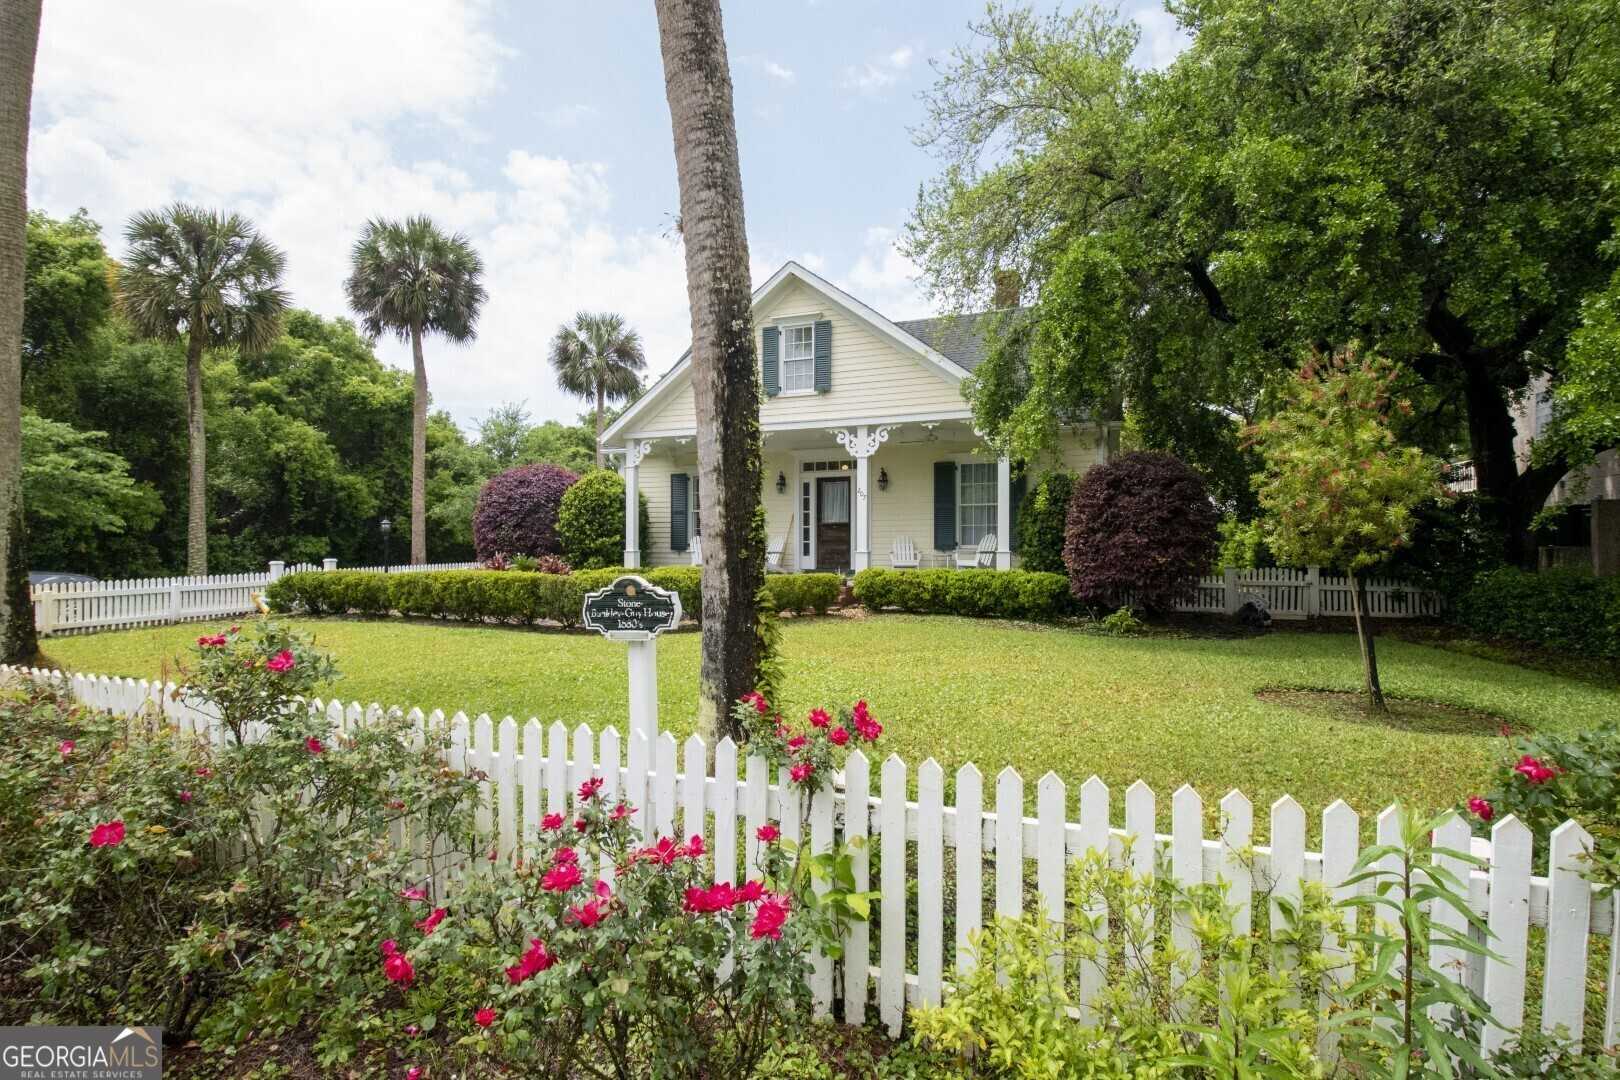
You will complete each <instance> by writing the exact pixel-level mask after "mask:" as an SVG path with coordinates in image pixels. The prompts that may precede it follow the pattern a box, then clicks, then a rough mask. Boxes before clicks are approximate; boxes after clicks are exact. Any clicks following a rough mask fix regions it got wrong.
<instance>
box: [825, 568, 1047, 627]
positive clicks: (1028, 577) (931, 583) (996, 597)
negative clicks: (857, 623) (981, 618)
mask: <svg viewBox="0 0 1620 1080" xmlns="http://www.w3.org/2000/svg"><path fill="white" fill-rule="evenodd" d="M855 598H856V599H857V600H859V601H860V602H861V603H862V604H864V605H865V606H866V607H868V608H870V609H872V610H873V611H877V610H880V609H882V608H899V609H900V610H901V611H909V612H917V613H921V614H938V615H991V616H998V617H1001V618H1009V619H1051V618H1056V617H1057V616H1059V615H1063V614H1065V613H1066V612H1068V611H1069V610H1070V604H1071V600H1070V596H1069V579H1068V578H1066V577H1065V576H1064V575H1062V574H1050V573H1044V572H1042V571H1038V570H889V569H884V568H879V567H874V568H872V569H870V570H862V571H861V572H860V573H858V574H856V575H855Z"/></svg>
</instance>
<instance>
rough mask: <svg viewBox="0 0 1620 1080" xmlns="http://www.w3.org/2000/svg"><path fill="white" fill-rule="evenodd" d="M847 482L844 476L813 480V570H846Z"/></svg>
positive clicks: (847, 532)
mask: <svg viewBox="0 0 1620 1080" xmlns="http://www.w3.org/2000/svg"><path fill="white" fill-rule="evenodd" d="M849 495H850V483H849V477H847V476H824V477H821V478H820V479H818V480H817V481H816V569H818V570H848V569H849V522H850V505H849V501H850V500H849Z"/></svg>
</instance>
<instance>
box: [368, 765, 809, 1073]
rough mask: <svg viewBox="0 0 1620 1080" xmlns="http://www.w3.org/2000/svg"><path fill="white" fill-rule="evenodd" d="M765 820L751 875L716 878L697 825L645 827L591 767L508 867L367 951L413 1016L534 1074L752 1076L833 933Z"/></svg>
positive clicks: (473, 881) (797, 860) (800, 867)
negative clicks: (675, 835)
mask: <svg viewBox="0 0 1620 1080" xmlns="http://www.w3.org/2000/svg"><path fill="white" fill-rule="evenodd" d="M772 828H773V829H774V827H772ZM761 835H762V837H763V838H765V839H763V840H762V842H761V844H760V856H759V860H758V864H757V865H756V866H755V867H754V868H752V872H751V873H750V874H749V876H748V877H746V878H745V879H744V880H743V881H742V882H740V883H731V882H716V881H715V877H716V872H715V867H714V865H713V862H712V859H711V857H710V854H709V852H708V850H707V848H706V845H705V844H704V842H703V840H702V838H701V837H698V836H694V837H692V838H690V839H689V840H686V841H684V842H681V841H676V840H674V839H671V838H669V837H664V838H662V839H659V840H657V841H655V842H651V843H647V842H643V840H642V834H641V829H640V826H639V825H638V824H637V823H636V811H635V810H634V809H633V808H631V807H629V806H628V805H627V804H625V803H623V802H613V803H609V802H608V801H607V800H606V799H604V798H603V796H602V794H601V781H600V780H599V779H598V780H595V781H592V782H588V783H587V784H586V785H584V786H583V787H582V788H581V789H580V790H579V792H578V793H577V794H576V799H575V805H574V808H573V810H572V812H571V813H570V814H568V815H566V816H565V815H562V814H552V815H547V817H546V818H545V819H544V820H543V822H542V827H541V829H540V830H539V833H538V835H537V836H536V837H534V838H533V842H532V843H531V844H529V845H526V848H525V851H524V855H523V858H522V859H521V860H518V861H517V863H516V864H515V865H514V866H510V867H508V866H506V865H504V864H496V865H493V866H491V867H489V868H488V870H487V872H480V873H476V874H471V875H469V877H468V880H467V883H466V886H465V888H464V890H463V891H462V892H461V893H460V894H459V895H458V896H457V897H456V898H455V899H454V900H452V901H451V902H450V904H449V908H448V913H447V915H446V916H444V917H442V919H441V920H439V921H438V922H435V923H434V924H433V926H432V927H430V928H429V929H428V930H426V931H423V930H422V928H421V924H418V926H417V927H415V928H413V933H411V934H410V935H408V936H406V937H398V938H395V939H392V940H387V941H383V942H380V943H378V944H376V945H375V946H374V952H373V956H374V957H375V958H376V962H377V963H378V964H379V965H382V966H383V967H384V968H386V967H387V966H388V965H390V964H391V965H393V967H394V969H395V972H394V974H392V975H390V976H388V977H389V978H391V979H392V981H393V982H394V983H395V984H396V987H397V990H398V992H399V993H400V995H401V996H402V1000H403V1002H404V1008H405V1010H406V1012H407V1014H414V1013H419V1014H420V1015H421V1017H422V1020H421V1021H419V1022H427V1021H428V1020H429V1019H430V1018H431V1020H432V1021H433V1022H438V1023H448V1024H450V1025H451V1026H452V1030H453V1031H454V1032H455V1033H457V1035H458V1037H459V1038H460V1039H462V1040H464V1041H465V1042H466V1043H467V1044H468V1045H471V1046H474V1047H477V1048H479V1049H480V1050H482V1051H483V1052H486V1053H490V1054H495V1055H499V1056H500V1057H501V1059H503V1060H508V1061H512V1062H521V1063H524V1065H525V1066H527V1067H529V1068H531V1069H532V1070H534V1071H536V1072H540V1071H544V1072H546V1073H549V1074H554V1075H587V1076H612V1077H634V1076H646V1075H651V1074H656V1075H671V1076H691V1077H698V1076H739V1077H740V1076H747V1075H750V1074H751V1072H752V1070H753V1068H754V1066H755V1065H756V1064H757V1063H758V1061H759V1060H760V1058H761V1056H762V1055H763V1054H764V1053H765V1052H766V1050H767V1049H768V1048H769V1047H770V1046H772V1045H773V1044H774V1043H775V1042H776V1040H777V1037H778V1035H779V1034H780V1032H781V1031H782V1030H783V1029H784V1025H786V1024H787V1022H788V1021H789V1019H790V1018H791V1017H793V1016H794V1015H795V1014H799V1013H802V1011H803V1010H805V1009H807V1008H808V1004H809V1001H808V989H807V983H806V975H807V974H808V972H809V962H810V956H811V952H812V949H813V948H814V947H816V946H818V945H820V944H822V943H824V942H826V941H828V940H838V939H839V937H840V936H841V925H840V924H839V922H838V915H837V914H836V913H835V912H834V911H832V910H831V909H830V908H829V907H827V906H826V905H824V904H820V903H818V901H817V897H816V895H815V892H814V890H813V889H812V888H811V880H812V876H811V874H810V872H809V870H808V864H807V861H806V860H805V859H804V858H802V857H800V853H799V852H798V850H797V849H796V848H792V847H791V846H789V845H786V844H784V843H783V842H782V841H781V840H780V833H779V832H773V831H767V830H761ZM450 1002H456V1003H458V1004H457V1007H456V1008H455V1009H454V1010H453V1011H451V1013H450V1015H448V1016H447V1015H446V1009H445V1006H446V1004H447V1003H450Z"/></svg>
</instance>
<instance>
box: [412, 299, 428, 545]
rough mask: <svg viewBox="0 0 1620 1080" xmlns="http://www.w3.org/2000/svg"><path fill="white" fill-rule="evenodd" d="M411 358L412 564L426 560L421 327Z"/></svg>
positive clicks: (424, 368)
mask: <svg viewBox="0 0 1620 1080" xmlns="http://www.w3.org/2000/svg"><path fill="white" fill-rule="evenodd" d="M411 360H412V361H413V363H414V366H415V373H416V381H415V384H414V387H413V394H412V398H411V565H412V566H420V565H421V564H422V563H425V562H427V407H428V387H427V362H426V361H425V360H423V359H422V328H421V327H420V326H412V327H411Z"/></svg>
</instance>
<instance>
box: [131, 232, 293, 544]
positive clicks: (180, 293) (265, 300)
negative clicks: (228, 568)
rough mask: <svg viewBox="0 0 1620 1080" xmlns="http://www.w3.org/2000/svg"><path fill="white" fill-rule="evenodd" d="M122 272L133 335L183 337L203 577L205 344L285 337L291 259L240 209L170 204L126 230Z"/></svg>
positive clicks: (191, 536) (262, 342) (195, 533)
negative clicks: (284, 282) (284, 283)
mask: <svg viewBox="0 0 1620 1080" xmlns="http://www.w3.org/2000/svg"><path fill="white" fill-rule="evenodd" d="M124 239H125V241H126V242H128V244H129V251H128V253H127V254H126V255H125V257H124V263H123V267H122V269H121V270H120V271H119V281H118V286H119V290H120V293H121V294H122V300H123V305H124V311H125V313H126V314H128V316H129V319H130V322H131V323H132V324H133V325H134V327H135V329H136V331H137V332H138V333H141V334H144V335H146V336H148V337H154V338H159V339H161V340H164V341H178V340H179V339H180V338H181V337H182V336H184V337H185V339H186V431H187V435H188V437H189V439H190V443H191V476H190V480H189V488H190V490H189V495H188V499H187V502H188V510H187V518H186V573H188V574H206V573H208V440H207V436H206V433H205V432H204V430H203V370H202V358H203V350H205V349H209V348H214V347H227V346H235V347H237V348H240V349H243V350H244V351H247V352H260V351H262V350H264V349H266V348H268V347H269V346H270V345H271V344H272V343H274V342H275V340H276V339H277V338H278V337H279V336H280V335H281V313H282V312H283V311H284V310H286V307H287V293H286V290H284V289H282V287H281V274H282V272H283V271H284V270H285V269H286V267H287V257H286V256H285V255H283V254H282V253H281V249H280V248H278V247H276V246H275V245H274V244H272V243H270V241H268V240H266V239H265V238H264V237H262V236H260V235H259V232H258V230H257V229H255V228H254V227H253V223H252V222H250V221H248V220H247V219H246V218H244V217H242V216H241V215H239V214H223V213H221V212H219V211H217V210H207V209H203V208H201V207H196V206H188V205H186V204H185V203H175V204H174V205H172V206H169V207H166V208H164V209H162V210H145V211H142V212H141V213H139V214H136V215H135V216H134V217H132V218H130V220H129V225H128V226H127V227H126V228H125V229H124Z"/></svg>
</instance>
